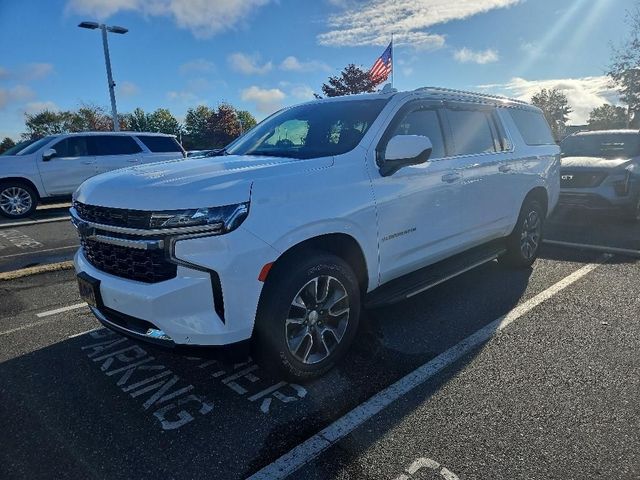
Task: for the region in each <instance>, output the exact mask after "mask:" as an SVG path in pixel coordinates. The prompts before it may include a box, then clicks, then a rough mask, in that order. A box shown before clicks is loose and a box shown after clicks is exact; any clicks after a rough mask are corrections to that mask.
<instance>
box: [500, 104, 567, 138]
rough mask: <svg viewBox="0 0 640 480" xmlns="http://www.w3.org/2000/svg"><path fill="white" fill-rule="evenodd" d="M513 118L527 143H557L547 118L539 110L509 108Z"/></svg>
mask: <svg viewBox="0 0 640 480" xmlns="http://www.w3.org/2000/svg"><path fill="white" fill-rule="evenodd" d="M509 113H510V114H511V118H513V121H514V122H515V124H516V127H518V130H520V134H521V135H522V139H523V140H524V143H526V144H527V145H555V143H556V141H555V140H554V139H553V134H552V133H551V129H550V128H549V124H548V123H547V120H546V119H545V118H544V115H542V114H541V113H539V112H532V111H530V110H517V109H509Z"/></svg>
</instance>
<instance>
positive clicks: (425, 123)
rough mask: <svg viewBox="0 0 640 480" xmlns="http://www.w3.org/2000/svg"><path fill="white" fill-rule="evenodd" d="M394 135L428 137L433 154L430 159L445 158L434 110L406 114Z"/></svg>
mask: <svg viewBox="0 0 640 480" xmlns="http://www.w3.org/2000/svg"><path fill="white" fill-rule="evenodd" d="M395 135H423V136H425V137H429V139H430V140H431V143H432V144H433V152H432V153H431V157H430V158H442V157H444V156H445V153H444V139H443V136H442V128H441V126H440V119H439V118H438V113H437V112H436V111H435V110H417V111H414V112H410V113H408V114H407V115H406V116H405V117H404V118H403V119H402V121H401V122H400V124H399V125H398V127H397V128H396V130H395V131H394V133H393V135H392V136H395Z"/></svg>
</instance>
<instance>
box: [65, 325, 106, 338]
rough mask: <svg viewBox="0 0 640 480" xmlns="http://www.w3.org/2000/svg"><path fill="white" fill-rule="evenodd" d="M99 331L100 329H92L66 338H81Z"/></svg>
mask: <svg viewBox="0 0 640 480" xmlns="http://www.w3.org/2000/svg"><path fill="white" fill-rule="evenodd" d="M100 329H101V327H98V328H92V329H91V330H85V331H84V332H80V333H74V334H73V335H69V336H68V337H67V338H77V337H81V336H82V335H86V334H87V333H91V332H95V331H97V330H100Z"/></svg>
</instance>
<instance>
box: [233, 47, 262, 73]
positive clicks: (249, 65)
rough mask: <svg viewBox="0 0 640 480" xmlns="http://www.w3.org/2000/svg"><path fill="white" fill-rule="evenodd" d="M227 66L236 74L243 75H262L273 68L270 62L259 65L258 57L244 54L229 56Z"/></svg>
mask: <svg viewBox="0 0 640 480" xmlns="http://www.w3.org/2000/svg"><path fill="white" fill-rule="evenodd" d="M228 60H229V65H230V66H231V68H232V69H233V70H235V71H236V72H240V73H244V74H245V75H263V74H265V73H267V72H269V71H271V69H272V68H273V64H272V63H271V62H267V63H263V64H262V65H261V64H260V58H259V57H258V55H247V54H245V53H241V52H236V53H232V54H231V55H229V58H228Z"/></svg>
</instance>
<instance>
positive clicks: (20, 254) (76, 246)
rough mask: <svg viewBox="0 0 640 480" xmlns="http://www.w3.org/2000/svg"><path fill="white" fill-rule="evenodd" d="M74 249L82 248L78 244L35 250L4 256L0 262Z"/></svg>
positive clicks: (0, 258)
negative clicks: (7, 259)
mask: <svg viewBox="0 0 640 480" xmlns="http://www.w3.org/2000/svg"><path fill="white" fill-rule="evenodd" d="M72 248H80V246H79V245H78V244H75V245H68V246H66V247H56V248H47V249H46V250H35V251H33V252H23V253H13V254H11V255H4V256H1V257H0V260H2V259H4V258H14V257H21V256H23V255H36V254H38V253H49V252H56V251H58V250H70V249H72Z"/></svg>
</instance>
